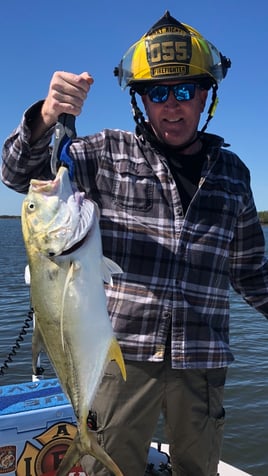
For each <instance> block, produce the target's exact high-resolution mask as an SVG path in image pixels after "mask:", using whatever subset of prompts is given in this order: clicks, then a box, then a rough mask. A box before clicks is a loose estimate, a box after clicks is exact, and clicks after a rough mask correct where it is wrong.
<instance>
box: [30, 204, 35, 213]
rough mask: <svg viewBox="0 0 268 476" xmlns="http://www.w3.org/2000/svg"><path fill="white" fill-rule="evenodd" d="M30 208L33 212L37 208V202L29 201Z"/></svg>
mask: <svg viewBox="0 0 268 476" xmlns="http://www.w3.org/2000/svg"><path fill="white" fill-rule="evenodd" d="M28 210H30V211H31V212H32V211H33V210H35V204H34V202H30V203H28Z"/></svg>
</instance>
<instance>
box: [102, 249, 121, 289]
mask: <svg viewBox="0 0 268 476" xmlns="http://www.w3.org/2000/svg"><path fill="white" fill-rule="evenodd" d="M101 268H102V269H101V276H102V279H103V281H104V282H105V283H108V284H110V285H111V286H112V285H113V279H112V275H113V274H122V273H123V270H122V269H121V268H120V266H119V265H118V264H116V263H115V262H114V261H113V260H111V259H110V258H107V256H103V260H102V266H101Z"/></svg>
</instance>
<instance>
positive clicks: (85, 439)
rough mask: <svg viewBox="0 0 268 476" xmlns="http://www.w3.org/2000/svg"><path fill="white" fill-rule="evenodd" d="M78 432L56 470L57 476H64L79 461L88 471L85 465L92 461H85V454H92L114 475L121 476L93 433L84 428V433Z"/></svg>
mask: <svg viewBox="0 0 268 476" xmlns="http://www.w3.org/2000/svg"><path fill="white" fill-rule="evenodd" d="M83 433H84V434H81V435H80V434H79V432H77V434H76V436H75V438H74V440H73V441H72V443H71V445H70V446H69V448H68V450H67V453H66V454H65V456H64V458H63V460H62V462H61V464H60V466H59V468H58V471H57V476H66V475H67V474H69V471H70V470H71V469H72V468H73V467H74V466H75V465H76V464H77V463H78V461H81V460H82V461H81V465H82V467H83V470H84V471H86V472H87V474H91V473H89V470H88V469H87V466H88V465H89V464H90V465H91V463H92V460H91V461H90V462H88V461H87V456H88V455H90V456H93V457H94V458H96V459H97V460H98V461H100V462H101V463H102V464H103V465H104V466H105V467H106V468H107V469H108V470H109V471H111V473H112V474H114V476H123V474H122V472H121V471H120V469H119V468H118V466H117V464H116V463H115V462H114V461H113V460H112V458H111V457H110V456H109V455H108V454H107V453H106V451H105V450H104V449H103V448H102V447H101V446H100V445H99V443H98V442H97V438H96V436H95V434H94V433H93V432H91V431H89V430H88V429H87V428H86V433H85V432H83ZM82 458H83V459H82Z"/></svg>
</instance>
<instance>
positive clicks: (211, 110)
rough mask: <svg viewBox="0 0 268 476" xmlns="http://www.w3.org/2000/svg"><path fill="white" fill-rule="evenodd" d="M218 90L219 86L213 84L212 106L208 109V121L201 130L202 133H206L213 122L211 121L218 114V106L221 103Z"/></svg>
mask: <svg viewBox="0 0 268 476" xmlns="http://www.w3.org/2000/svg"><path fill="white" fill-rule="evenodd" d="M217 90H218V85H217V84H216V83H213V85H212V98H211V103H210V106H209V109H208V117H207V120H206V122H205V124H204V126H203V127H202V129H201V132H205V130H206V128H207V126H208V123H209V121H211V119H212V118H213V117H214V114H215V112H216V109H217V106H218V103H219V98H218V96H217Z"/></svg>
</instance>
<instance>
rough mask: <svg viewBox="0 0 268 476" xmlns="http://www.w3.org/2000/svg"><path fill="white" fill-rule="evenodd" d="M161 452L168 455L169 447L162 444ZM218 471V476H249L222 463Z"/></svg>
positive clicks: (156, 446) (153, 445) (153, 444)
mask: <svg viewBox="0 0 268 476" xmlns="http://www.w3.org/2000/svg"><path fill="white" fill-rule="evenodd" d="M151 446H152V447H153V448H156V449H157V448H158V443H155V442H152V443H151ZM161 451H163V452H164V453H167V454H169V446H168V445H167V444H165V443H162V444H161ZM218 470H219V476H251V475H250V474H249V473H245V472H244V471H242V470H241V469H238V468H235V467H234V466H231V465H230V464H227V463H224V462H223V461H220V464H219V468H218Z"/></svg>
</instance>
